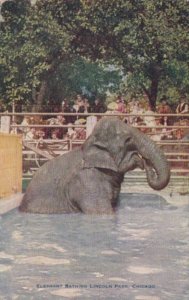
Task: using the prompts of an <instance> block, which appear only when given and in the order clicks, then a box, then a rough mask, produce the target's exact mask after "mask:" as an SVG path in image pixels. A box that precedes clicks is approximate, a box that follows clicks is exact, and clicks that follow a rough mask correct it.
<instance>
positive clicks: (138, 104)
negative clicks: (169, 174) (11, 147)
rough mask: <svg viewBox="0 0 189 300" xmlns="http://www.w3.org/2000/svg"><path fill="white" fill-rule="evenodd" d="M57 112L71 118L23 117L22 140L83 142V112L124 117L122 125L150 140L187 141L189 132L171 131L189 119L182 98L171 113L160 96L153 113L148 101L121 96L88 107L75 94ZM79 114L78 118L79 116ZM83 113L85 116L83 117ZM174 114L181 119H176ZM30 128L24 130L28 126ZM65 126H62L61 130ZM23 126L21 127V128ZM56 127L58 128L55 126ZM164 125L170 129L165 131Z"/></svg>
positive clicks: (186, 105) (87, 103) (166, 103)
mask: <svg viewBox="0 0 189 300" xmlns="http://www.w3.org/2000/svg"><path fill="white" fill-rule="evenodd" d="M59 112H60V113H69V114H70V115H57V116H56V117H53V118H48V116H47V117H45V118H42V117H39V116H36V117H33V116H32V117H27V116H26V117H24V119H23V121H22V123H21V124H20V125H21V126H20V128H18V131H19V132H20V133H23V135H24V138H25V139H27V140H32V139H53V140H58V139H72V140H74V139H75V140H85V138H86V129H85V127H84V126H83V127H82V125H85V124H86V115H85V113H86V114H87V113H92V114H98V113H103V114H118V115H119V114H127V116H123V115H121V116H120V118H122V120H123V122H125V123H127V124H129V125H132V126H139V127H140V130H142V131H143V132H145V133H147V134H150V135H151V137H152V139H154V140H157V141H158V140H161V139H183V138H185V139H186V138H188V139H189V132H187V130H182V129H172V128H171V126H175V125H178V126H179V125H185V126H187V125H189V117H187V116H185V114H189V105H188V103H187V101H186V99H185V97H182V98H181V99H180V102H179V104H178V106H177V107H176V110H175V111H173V109H172V108H171V106H170V105H169V104H168V102H167V99H166V97H165V96H164V97H162V99H161V101H160V104H159V105H158V106H157V108H156V111H155V112H154V111H153V110H152V109H151V106H150V105H149V104H148V101H144V100H142V101H139V100H136V99H132V100H131V101H129V102H128V103H126V101H125V99H124V97H123V96H118V97H117V99H116V100H115V101H112V102H110V103H109V104H108V105H106V104H105V103H104V102H102V101H101V100H100V99H98V98H97V99H96V100H95V101H94V103H93V104H92V105H91V104H90V102H89V101H88V99H87V98H86V97H82V96H81V95H77V97H76V99H75V101H74V104H73V105H70V104H69V101H68V100H67V99H65V100H64V101H63V102H62V105H61V109H60V111H59ZM157 113H158V114H174V113H175V116H157V115H156V114H157ZM78 114H79V115H78ZM82 114H84V115H83V116H82ZM176 114H180V115H183V116H179V117H177V115H176ZM32 124H38V125H41V127H40V128H35V127H32ZM28 125H30V127H24V126H28ZM43 125H49V126H52V127H46V128H44V127H43ZM62 125H64V126H65V127H61V126H62ZM22 126H23V127H22ZM56 126H57V127H56ZM166 126H169V128H167V127H166Z"/></svg>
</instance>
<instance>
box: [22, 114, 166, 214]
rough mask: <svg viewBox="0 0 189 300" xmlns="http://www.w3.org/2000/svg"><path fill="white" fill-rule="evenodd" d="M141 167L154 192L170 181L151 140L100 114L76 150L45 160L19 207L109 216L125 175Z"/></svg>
mask: <svg viewBox="0 0 189 300" xmlns="http://www.w3.org/2000/svg"><path fill="white" fill-rule="evenodd" d="M137 167H139V168H141V169H145V171H146V175H147V181H148V184H149V185H150V186H151V187H152V188H153V189H156V190H160V189H163V188H164V187H165V186H166V185H167V184H168V182H169V178H170V168H169V164H168V162H167V160H166V158H165V156H164V154H163V153H162V152H161V150H160V149H159V148H158V147H157V146H156V144H155V143H154V142H153V141H152V140H151V139H150V138H149V137H147V136H146V135H145V134H143V133H141V132H140V131H139V130H137V129H136V128H132V127H130V126H128V125H126V124H125V123H123V122H122V121H121V120H120V119H118V118H116V117H104V118H102V119H101V120H100V121H99V122H98V123H97V125H96V126H95V128H94V130H93V132H92V134H91V135H90V136H89V138H88V139H87V140H86V141H85V143H84V144H83V145H82V147H81V148H80V149H77V150H74V151H71V152H68V153H66V154H63V155H62V156H59V157H57V158H54V159H52V160H51V161H49V162H47V163H46V164H44V165H43V166H42V167H41V168H39V170H38V171H37V172H36V174H35V175H34V177H33V179H32V181H31V182H30V184H29V186H28V188H27V190H26V193H25V195H24V197H23V200H22V203H21V205H20V208H19V209H20V211H24V212H30V213H44V214H54V213H71V212H83V213H86V214H112V213H113V212H114V211H115V208H116V206H117V205H118V199H119V192H120V188H121V183H122V182H123V178H124V174H125V173H126V172H127V171H129V170H133V169H135V168H137Z"/></svg>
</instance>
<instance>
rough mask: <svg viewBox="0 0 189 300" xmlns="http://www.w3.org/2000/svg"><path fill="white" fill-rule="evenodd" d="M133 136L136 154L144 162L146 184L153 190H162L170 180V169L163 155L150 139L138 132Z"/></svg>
mask: <svg viewBox="0 0 189 300" xmlns="http://www.w3.org/2000/svg"><path fill="white" fill-rule="evenodd" d="M133 129H134V128H133ZM134 131H135V129H134ZM134 136H135V138H136V140H135V142H136V146H137V149H138V152H139V153H140V155H141V156H142V158H143V160H144V167H145V170H146V175H147V181H148V184H149V185H150V186H151V187H152V188H153V189H155V190H161V189H163V188H164V187H165V186H166V185H167V184H168V182H169V179H170V167H169V163H168V161H167V159H166V157H165V155H164V154H163V152H162V151H161V150H160V149H159V148H158V147H157V146H156V144H155V143H154V142H153V141H152V140H151V139H149V138H148V137H147V136H146V135H144V134H141V132H139V131H138V130H136V131H135V133H134Z"/></svg>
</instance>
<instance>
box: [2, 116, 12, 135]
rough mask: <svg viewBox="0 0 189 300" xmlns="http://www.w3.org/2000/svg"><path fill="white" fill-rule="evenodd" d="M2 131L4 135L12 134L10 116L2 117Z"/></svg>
mask: <svg viewBox="0 0 189 300" xmlns="http://www.w3.org/2000/svg"><path fill="white" fill-rule="evenodd" d="M0 131H1V132H3V133H9V132H10V117H9V116H2V117H1V128H0Z"/></svg>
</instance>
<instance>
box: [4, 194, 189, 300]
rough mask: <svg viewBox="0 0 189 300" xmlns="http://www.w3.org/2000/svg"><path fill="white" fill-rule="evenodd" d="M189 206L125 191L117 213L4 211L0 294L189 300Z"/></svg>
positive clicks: (15, 296) (54, 297)
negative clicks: (62, 213)
mask: <svg viewBox="0 0 189 300" xmlns="http://www.w3.org/2000/svg"><path fill="white" fill-rule="evenodd" d="M188 214H189V207H188V206H186V205H185V206H178V207H177V206H172V205H170V204H168V203H167V202H166V201H165V200H164V199H163V198H161V197H160V196H157V195H144V194H143V195H142V194H122V195H121V204H120V207H119V209H118V210H117V212H116V214H115V216H89V215H83V214H67V215H34V214H24V213H20V212H19V211H18V210H14V211H12V212H10V213H8V214H6V215H3V216H2V217H0V241H1V242H0V299H3V300H4V299H11V300H12V299H13V300H14V299H19V300H20V299H21V300H22V299H23V300H24V299H38V300H40V299H81V300H84V299H94V300H96V299H105V300H107V299H124V300H125V299H129V300H132V299H136V300H162V299H166V300H167V299H175V300H178V299H182V300H185V299H189V280H188V279H189V239H188V236H189V230H188V229H189V219H188Z"/></svg>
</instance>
